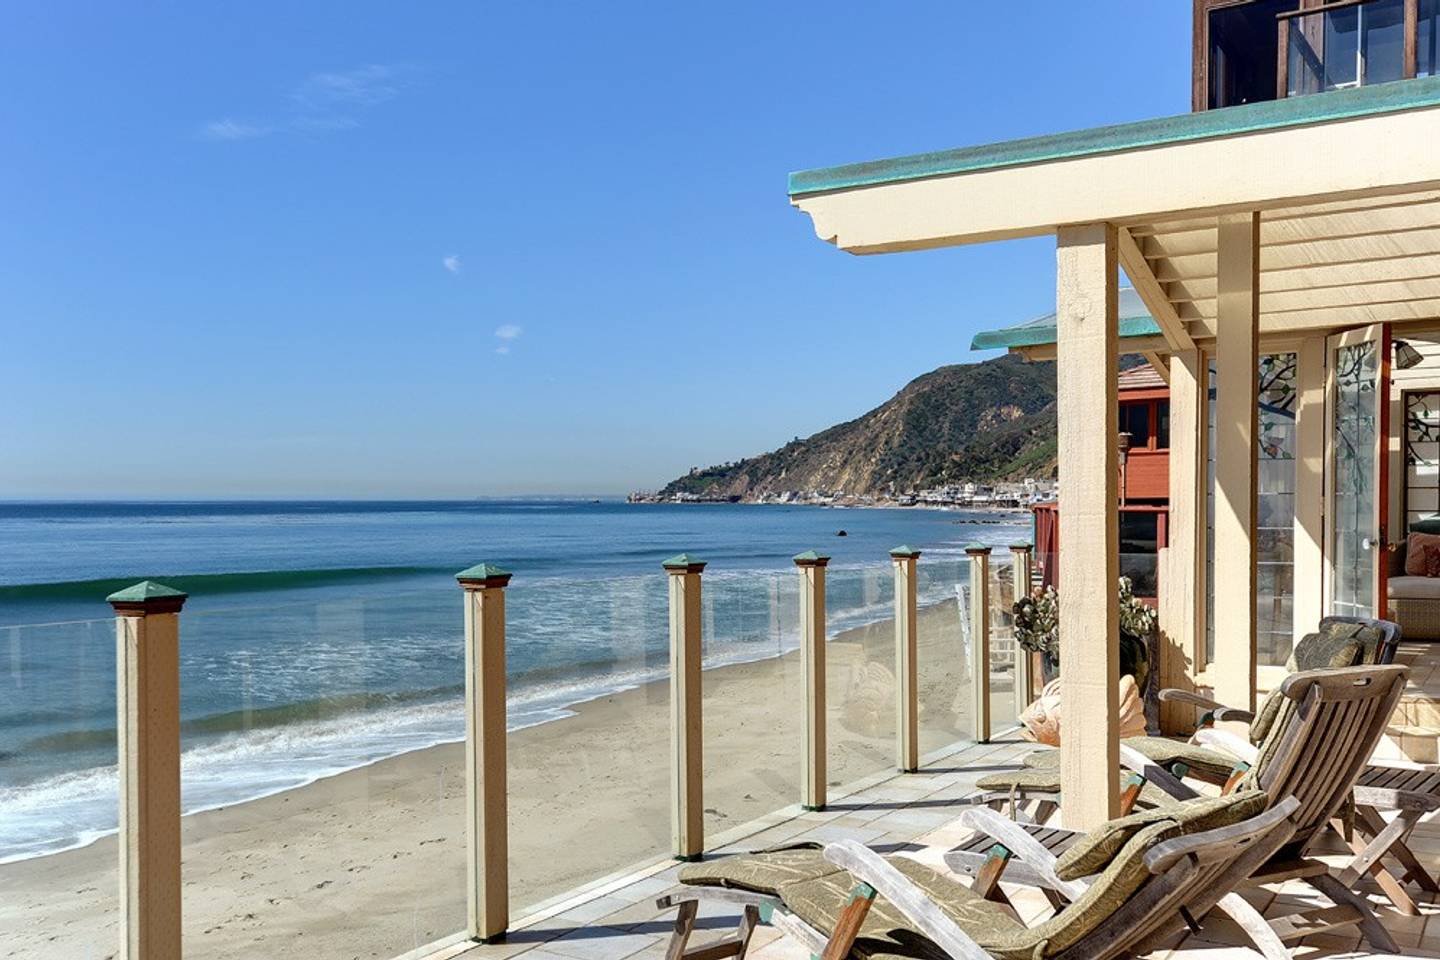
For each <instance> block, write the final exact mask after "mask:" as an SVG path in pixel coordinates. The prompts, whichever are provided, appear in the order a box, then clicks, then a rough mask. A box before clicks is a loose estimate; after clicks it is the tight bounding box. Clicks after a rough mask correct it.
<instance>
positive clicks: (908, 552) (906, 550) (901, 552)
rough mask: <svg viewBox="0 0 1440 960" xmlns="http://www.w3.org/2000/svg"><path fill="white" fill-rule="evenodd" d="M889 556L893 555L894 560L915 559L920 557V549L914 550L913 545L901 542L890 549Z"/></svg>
mask: <svg viewBox="0 0 1440 960" xmlns="http://www.w3.org/2000/svg"><path fill="white" fill-rule="evenodd" d="M890 556H892V557H894V558H895V559H896V560H916V559H919V557H920V551H919V550H916V549H915V548H914V547H911V546H907V545H906V544H903V543H902V544H900V546H898V547H896V548H895V549H894V550H891V551H890Z"/></svg>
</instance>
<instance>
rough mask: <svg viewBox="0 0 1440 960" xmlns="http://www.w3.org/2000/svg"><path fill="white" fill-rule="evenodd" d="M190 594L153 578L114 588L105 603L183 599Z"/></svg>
mask: <svg viewBox="0 0 1440 960" xmlns="http://www.w3.org/2000/svg"><path fill="white" fill-rule="evenodd" d="M189 596H190V595H189V594H188V593H186V592H185V591H183V590H176V589H175V588H174V587H167V586H165V584H163V583H156V582H155V581H154V580H141V581H140V582H139V583H132V584H131V585H130V586H128V587H126V588H125V589H124V590H116V591H115V592H114V593H112V594H110V596H108V597H106V598H105V601H106V602H107V603H145V602H146V601H147V600H184V599H186V598H187V597H189Z"/></svg>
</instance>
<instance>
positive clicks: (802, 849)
mask: <svg viewBox="0 0 1440 960" xmlns="http://www.w3.org/2000/svg"><path fill="white" fill-rule="evenodd" d="M839 870H840V868H839V867H837V866H835V864H833V863H831V862H830V861H829V860H826V859H825V854H824V852H823V851H822V850H821V848H820V845H819V844H818V843H804V844H796V845H794V846H790V847H782V848H777V849H774V850H766V851H762V852H760V853H748V854H741V855H739V856H734V857H722V858H720V859H718V860H704V861H701V862H700V863H692V864H690V865H688V866H686V867H685V868H683V869H682V870H681V871H680V882H681V883H688V884H691V885H693V886H697V887H729V888H730V889H733V890H749V891H750V892H752V893H768V894H772V895H773V894H774V893H775V891H776V890H777V889H778V888H779V887H780V885H781V884H784V883H793V882H795V881H797V880H811V879H814V878H815V877H821V876H824V875H825V874H827V873H836V872H838V871H839Z"/></svg>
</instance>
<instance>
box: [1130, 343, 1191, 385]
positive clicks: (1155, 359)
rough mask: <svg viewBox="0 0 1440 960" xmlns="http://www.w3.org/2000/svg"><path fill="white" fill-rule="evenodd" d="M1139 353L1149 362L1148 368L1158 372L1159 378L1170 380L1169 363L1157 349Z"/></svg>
mask: <svg viewBox="0 0 1440 960" xmlns="http://www.w3.org/2000/svg"><path fill="white" fill-rule="evenodd" d="M1192 342H1193V341H1192ZM1140 355H1141V356H1142V357H1144V358H1145V362H1146V363H1148V364H1150V368H1151V369H1152V370H1154V371H1155V372H1156V373H1157V374H1159V376H1160V379H1161V380H1164V381H1165V382H1166V383H1167V384H1168V383H1169V382H1170V364H1169V363H1167V362H1166V360H1165V358H1164V357H1163V356H1161V355H1160V353H1159V352H1158V351H1155V350H1146V351H1145V352H1144V353H1142V354H1140Z"/></svg>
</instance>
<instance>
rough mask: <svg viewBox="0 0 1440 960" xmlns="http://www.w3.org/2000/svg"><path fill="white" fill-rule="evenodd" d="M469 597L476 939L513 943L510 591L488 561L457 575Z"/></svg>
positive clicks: (471, 906) (472, 931)
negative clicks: (507, 720) (507, 724)
mask: <svg viewBox="0 0 1440 960" xmlns="http://www.w3.org/2000/svg"><path fill="white" fill-rule="evenodd" d="M455 579H456V580H457V581H459V583H460V588H461V589H462V590H463V591H464V593H465V810H466V814H465V854H466V859H465V867H466V887H467V893H466V904H467V910H466V915H467V920H468V923H469V930H468V933H469V936H470V938H471V939H472V940H479V941H481V942H482V943H495V942H497V941H501V940H504V939H505V930H506V928H507V927H508V926H509V925H510V872H509V866H510V865H509V857H510V836H509V824H508V821H507V809H506V804H507V796H506V794H507V789H508V788H507V771H506V766H505V765H506V760H505V587H506V586H507V585H508V584H509V583H510V571H508V570H502V569H501V568H500V567H497V566H495V565H493V564H489V563H482V564H480V565H478V566H474V567H471V568H469V569H468V570H462V571H460V572H459V573H457V574H456V575H455Z"/></svg>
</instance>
